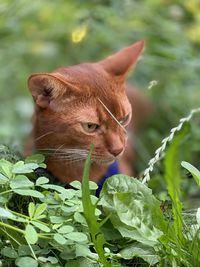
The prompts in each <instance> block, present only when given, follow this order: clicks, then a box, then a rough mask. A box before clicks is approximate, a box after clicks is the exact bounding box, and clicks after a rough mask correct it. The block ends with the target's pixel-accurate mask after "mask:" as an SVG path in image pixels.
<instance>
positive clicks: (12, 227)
mask: <svg viewBox="0 0 200 267" xmlns="http://www.w3.org/2000/svg"><path fill="white" fill-rule="evenodd" d="M0 226H4V227H7V228H9V229H11V230H14V231H16V232H19V233H21V234H24V230H21V229H19V228H16V227H14V226H12V225H10V224H6V223H3V222H0Z"/></svg>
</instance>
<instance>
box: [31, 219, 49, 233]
mask: <svg viewBox="0 0 200 267" xmlns="http://www.w3.org/2000/svg"><path fill="white" fill-rule="evenodd" d="M31 223H32V224H33V225H34V226H36V227H37V228H39V229H40V230H41V231H43V232H46V233H49V232H50V231H51V229H50V228H49V227H48V226H46V225H45V224H43V223H41V222H36V221H31Z"/></svg>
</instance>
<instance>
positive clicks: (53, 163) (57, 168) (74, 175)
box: [47, 157, 108, 183]
mask: <svg viewBox="0 0 200 267" xmlns="http://www.w3.org/2000/svg"><path fill="white" fill-rule="evenodd" d="M84 163H85V161H81V162H78V163H76V162H75V163H71V164H70V163H67V162H66V161H61V160H59V159H58V158H56V157H51V158H49V159H48V160H47V168H48V170H49V171H50V172H51V173H52V174H53V175H54V176H55V177H56V178H57V179H58V180H59V181H61V182H64V183H70V182H72V181H74V180H79V181H81V180H82V177H83V169H84ZM107 169H108V166H107V165H104V166H103V165H97V164H94V163H92V164H91V169H90V180H93V181H95V182H98V181H99V180H100V179H101V177H103V175H104V174H105V173H106V171H107Z"/></svg>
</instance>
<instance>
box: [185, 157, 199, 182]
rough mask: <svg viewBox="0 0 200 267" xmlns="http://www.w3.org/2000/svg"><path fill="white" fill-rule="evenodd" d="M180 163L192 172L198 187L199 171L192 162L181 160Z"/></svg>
mask: <svg viewBox="0 0 200 267" xmlns="http://www.w3.org/2000/svg"><path fill="white" fill-rule="evenodd" d="M181 165H182V166H183V167H184V168H185V169H186V170H188V171H189V172H190V173H191V174H192V176H193V178H194V180H195V182H196V183H197V185H198V186H199V187H200V171H199V170H198V169H197V168H196V167H194V166H193V165H192V164H190V163H189V162H186V161H182V162H181Z"/></svg>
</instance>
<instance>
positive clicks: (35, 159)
mask: <svg viewBox="0 0 200 267" xmlns="http://www.w3.org/2000/svg"><path fill="white" fill-rule="evenodd" d="M44 161H45V157H44V156H43V155H41V154H34V155H31V156H28V157H27V158H26V159H25V163H37V164H40V163H43V162H44Z"/></svg>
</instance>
